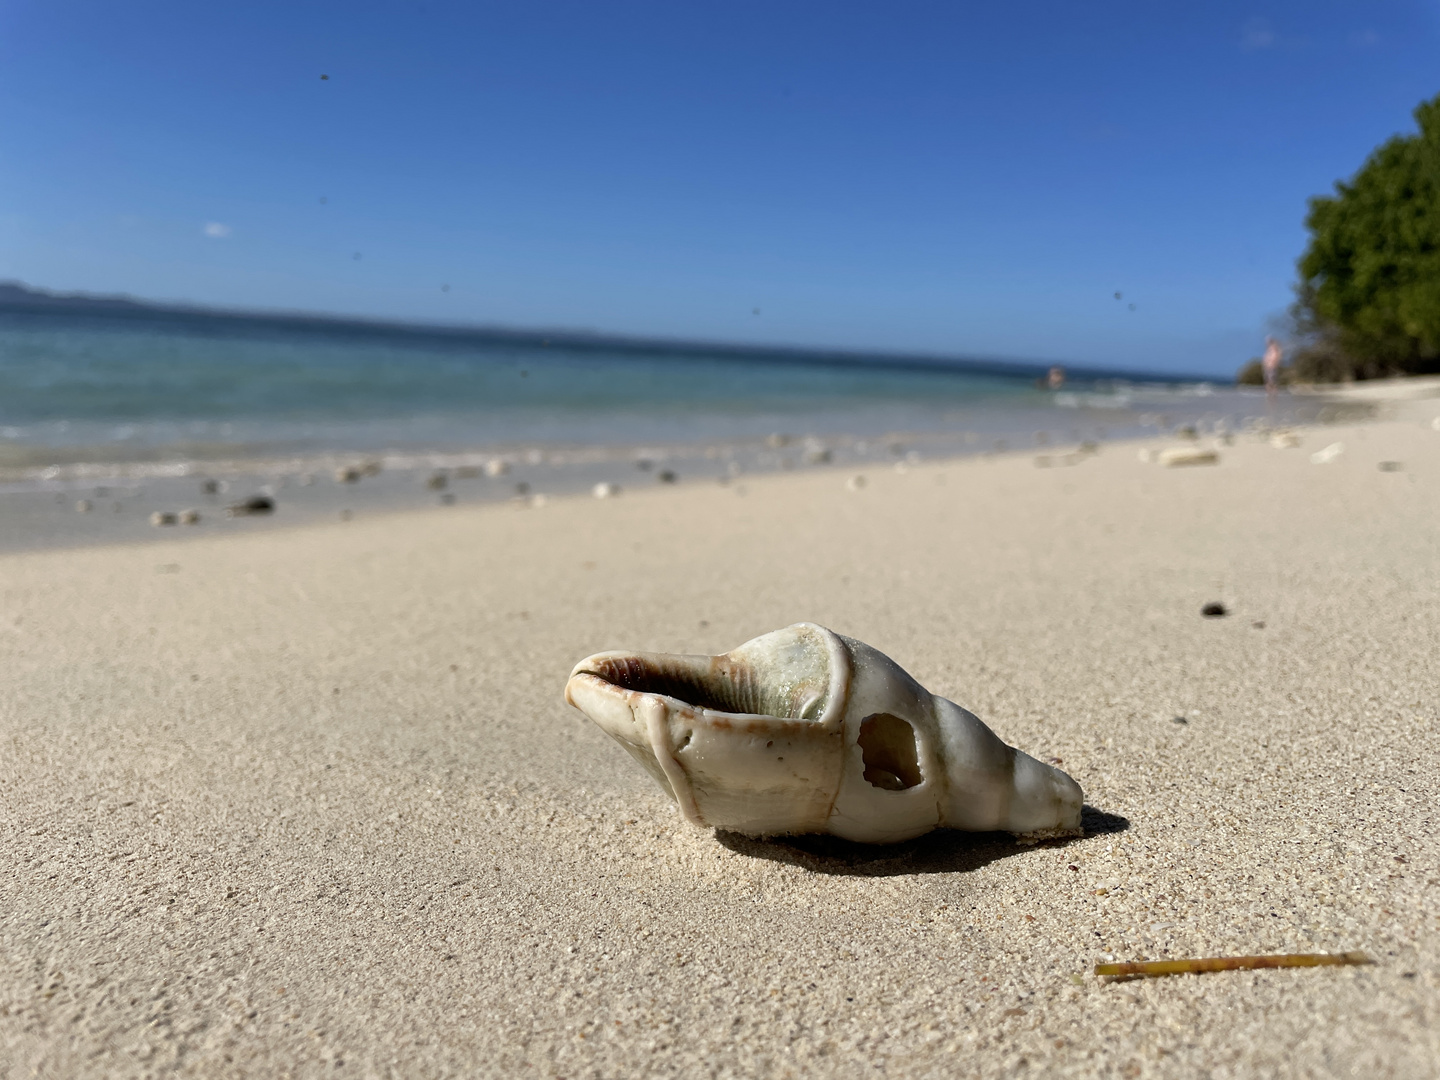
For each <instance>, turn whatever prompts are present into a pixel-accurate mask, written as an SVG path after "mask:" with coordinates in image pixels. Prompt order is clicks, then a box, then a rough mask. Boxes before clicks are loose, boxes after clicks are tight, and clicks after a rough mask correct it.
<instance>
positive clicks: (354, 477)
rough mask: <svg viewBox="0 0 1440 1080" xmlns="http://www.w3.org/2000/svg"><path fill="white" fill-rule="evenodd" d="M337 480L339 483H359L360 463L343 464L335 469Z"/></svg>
mask: <svg viewBox="0 0 1440 1080" xmlns="http://www.w3.org/2000/svg"><path fill="white" fill-rule="evenodd" d="M335 482H336V483H337V484H358V483H359V482H360V467H359V466H358V465H341V466H340V467H339V468H338V469H336V470H335Z"/></svg>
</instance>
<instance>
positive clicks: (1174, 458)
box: [1155, 446, 1220, 469]
mask: <svg viewBox="0 0 1440 1080" xmlns="http://www.w3.org/2000/svg"><path fill="white" fill-rule="evenodd" d="M1155 461H1156V462H1157V463H1158V464H1159V465H1161V466H1163V467H1164V468H1167V469H1175V468H1179V467H1181V466H1186V465H1219V464H1220V452H1219V451H1218V450H1206V449H1202V448H1201V447H1198V446H1171V447H1169V448H1167V449H1165V450H1161V451H1160V453H1159V454H1157V455H1156V456H1155Z"/></svg>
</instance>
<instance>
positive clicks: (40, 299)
mask: <svg viewBox="0 0 1440 1080" xmlns="http://www.w3.org/2000/svg"><path fill="white" fill-rule="evenodd" d="M59 311H65V312H67V313H69V314H74V315H91V316H102V317H103V316H106V315H109V316H118V317H121V318H126V317H129V318H145V317H151V318H158V319H161V320H166V319H170V320H178V319H201V320H212V321H215V322H230V323H242V324H252V325H257V326H264V325H269V326H271V327H274V328H277V329H278V328H282V327H283V328H288V329H298V330H330V331H341V332H344V331H346V330H349V331H351V332H357V331H358V332H365V333H369V334H377V333H378V334H391V335H395V336H401V337H411V338H415V337H425V338H431V339H445V338H449V339H460V340H463V339H466V338H469V339H473V340H486V339H488V340H491V341H505V342H507V343H509V344H515V345H528V346H531V347H538V348H547V347H550V346H551V345H561V346H564V347H568V348H574V349H582V350H583V349H588V350H594V349H600V348H615V347H625V348H630V349H635V350H637V351H644V352H674V353H680V354H690V355H705V354H709V355H715V354H722V355H727V356H730V357H732V358H734V359H737V360H751V361H755V360H759V359H761V358H762V357H763V356H765V355H768V356H777V355H778V356H780V357H783V358H785V359H786V360H789V361H791V362H798V363H808V364H830V365H835V366H847V367H855V366H871V365H874V364H875V363H876V362H877V361H878V362H883V363H884V364H886V365H887V366H891V367H908V368H912V369H923V370H929V371H935V370H942V371H943V370H949V371H970V372H975V373H986V374H995V375H1004V376H1009V377H1015V378H1020V377H1025V378H1039V377H1043V376H1044V375H1045V374H1046V373H1047V372H1048V371H1049V370H1050V369H1051V368H1054V367H1059V368H1061V369H1063V370H1064V371H1065V373H1066V375H1067V377H1070V378H1079V379H1083V380H1091V381H1100V380H1117V381H1121V380H1124V381H1144V382H1160V383H1209V384H1215V383H1224V382H1225V380H1224V379H1220V378H1216V377H1215V376H1206V375H1198V374H1175V373H1165V372H1156V371H1141V370H1134V369H1127V368H1105V367H1096V366H1091V365H1085V364H1075V363H1071V362H1068V361H1062V360H1039V359H1018V358H1013V357H987V356H974V355H957V354H945V353H929V352H914V351H905V352H890V351H887V350H881V349H847V348H840V347H834V346H819V345H793V344H783V345H782V344H756V343H750V342H735V341H723V340H714V339H704V338H675V337H667V336H664V335H659V336H656V335H638V334H626V333H618V332H609V331H602V330H592V329H574V328H529V327H513V326H506V325H502V324H495V323H445V322H434V321H429V320H424V319H403V318H394V317H384V316H381V317H374V316H365V315H342V314H337V313H332V312H316V311H302V310H296V309H285V308H240V307H228V306H224V305H210V304H201V303H196V302H193V301H184V300H178V301H177V300H146V299H141V298H138V297H135V296H133V295H131V294H129V293H108V294H107V293H89V292H83V291H72V292H62V291H60V290H55V289H47V288H44V287H43V286H35V285H30V284H28V283H26V282H23V281H19V280H15V279H10V280H3V281H0V312H25V313H33V314H46V313H51V312H59Z"/></svg>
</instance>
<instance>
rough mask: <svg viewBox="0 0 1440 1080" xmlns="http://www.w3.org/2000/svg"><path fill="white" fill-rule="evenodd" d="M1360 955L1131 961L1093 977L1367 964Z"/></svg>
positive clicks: (1104, 966)
mask: <svg viewBox="0 0 1440 1080" xmlns="http://www.w3.org/2000/svg"><path fill="white" fill-rule="evenodd" d="M1371 963H1374V961H1373V960H1371V959H1370V957H1368V956H1366V955H1365V954H1364V953H1363V952H1347V953H1276V954H1274V955H1272V956H1211V957H1206V958H1204V959H1197V960H1132V961H1129V962H1127V963H1120V964H1096V965H1095V974H1096V975H1146V976H1150V977H1152V978H1153V977H1158V976H1161V975H1189V974H1192V973H1197V972H1202V971H1251V970H1253V969H1255V968H1290V967H1328V966H1330V965H1333V964H1371Z"/></svg>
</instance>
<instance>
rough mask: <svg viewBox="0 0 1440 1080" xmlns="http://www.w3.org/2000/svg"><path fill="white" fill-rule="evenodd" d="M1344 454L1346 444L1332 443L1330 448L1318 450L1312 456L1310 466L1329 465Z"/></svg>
mask: <svg viewBox="0 0 1440 1080" xmlns="http://www.w3.org/2000/svg"><path fill="white" fill-rule="evenodd" d="M1344 452H1345V444H1344V443H1343V442H1332V443H1331V444H1330V445H1329V446H1327V447H1325V448H1324V449H1323V450H1316V451H1315V452H1314V453H1313V454H1311V455H1310V464H1312V465H1329V464H1330V462H1332V461H1334V460H1335V459H1336V458H1337V457H1339V456H1340V455H1341V454H1343V453H1344Z"/></svg>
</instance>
